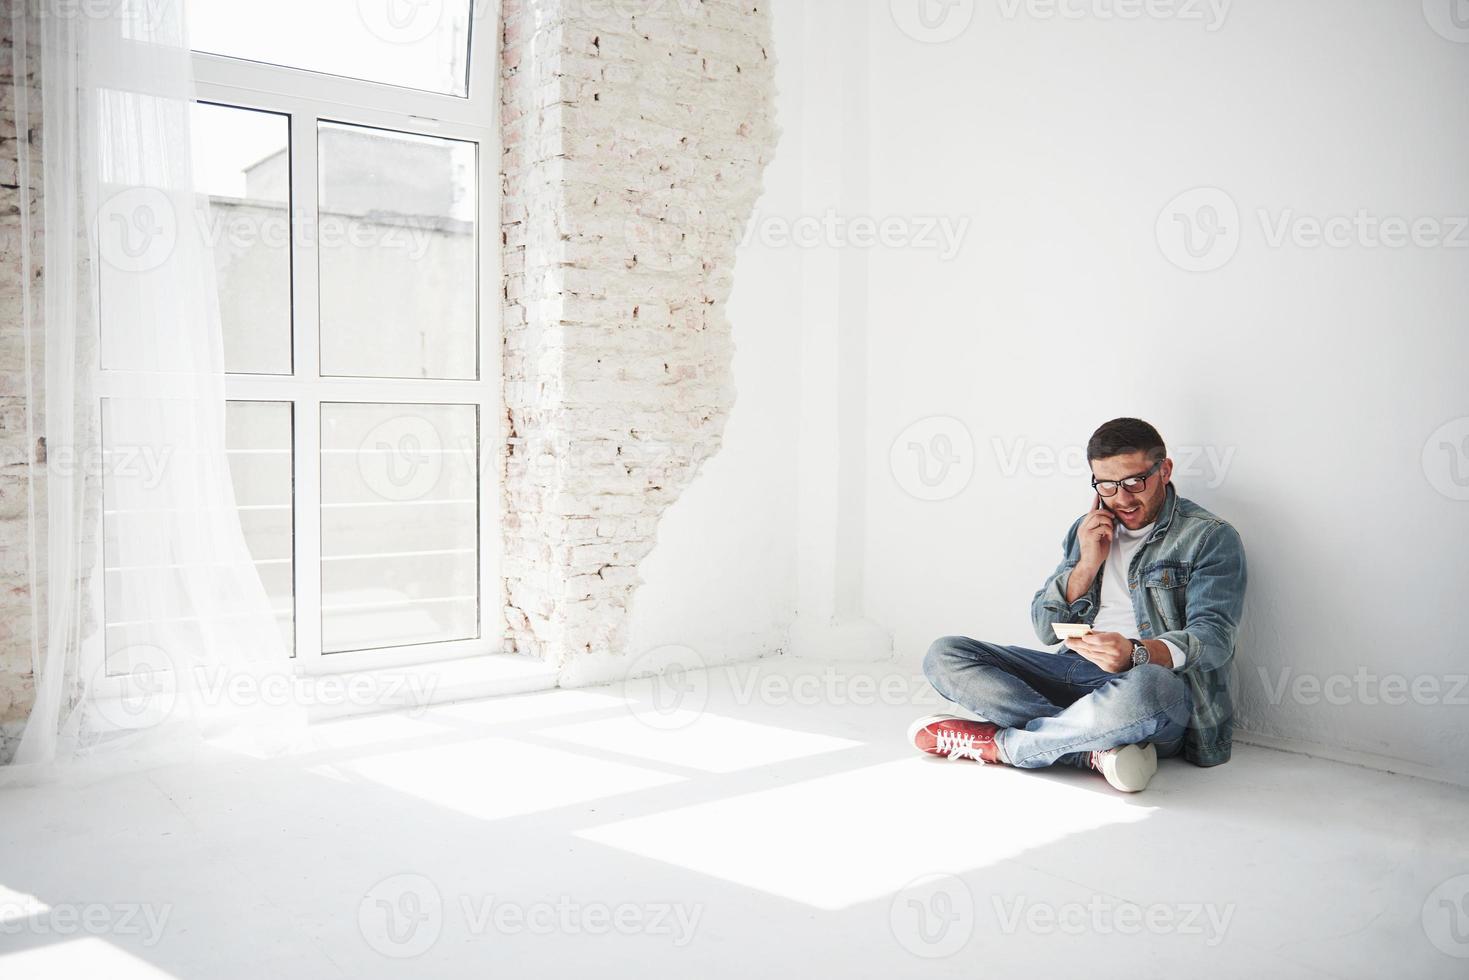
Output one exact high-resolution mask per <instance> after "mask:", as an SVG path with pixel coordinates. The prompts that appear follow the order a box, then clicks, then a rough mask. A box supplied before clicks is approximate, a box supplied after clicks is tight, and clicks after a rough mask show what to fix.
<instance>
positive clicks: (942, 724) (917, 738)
mask: <svg viewBox="0 0 1469 980" xmlns="http://www.w3.org/2000/svg"><path fill="white" fill-rule="evenodd" d="M999 730H1000V726H999V725H992V724H990V723H989V722H987V721H970V720H969V719H968V718H960V717H958V716H956V715H929V716H928V717H926V718H919V719H918V720H917V721H915V722H914V723H913V724H911V725H909V726H908V740H909V741H910V742H912V743H913V745H914V746H915V747H916V748H917V749H918V750H919V751H921V752H927V753H928V754H929V755H946V756H948V757H949V758H950V759H973V760H974V761H975V762H988V761H990V760H992V759H994V758H995V733H996V732H998V731H999ZM986 754H988V755H989V757H990V758H989V759H986V758H985V755H986Z"/></svg>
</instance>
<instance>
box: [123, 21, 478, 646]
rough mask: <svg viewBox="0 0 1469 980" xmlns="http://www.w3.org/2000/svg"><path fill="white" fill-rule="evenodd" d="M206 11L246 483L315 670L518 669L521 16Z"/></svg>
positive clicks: (203, 149)
mask: <svg viewBox="0 0 1469 980" xmlns="http://www.w3.org/2000/svg"><path fill="white" fill-rule="evenodd" d="M486 6H487V4H486V3H484V2H481V3H477V4H475V5H474V7H480V8H484V7H486ZM188 7H189V17H190V26H191V37H192V39H193V44H194V47H195V49H196V54H195V65H196V74H197V77H198V80H199V85H198V93H199V99H200V101H199V103H198V104H197V105H196V106H195V108H194V116H193V134H194V141H195V153H194V157H195V160H194V164H195V176H196V182H197V183H198V184H199V185H201V189H202V190H203V191H204V192H205V193H206V194H207V195H208V197H209V200H210V219H209V221H208V222H201V233H204V234H207V235H208V236H209V237H210V240H211V243H212V245H213V247H214V256H215V267H216V271H217V274H218V281H219V299H220V315H221V318H222V320H223V324H224V357H225V367H226V371H227V373H228V377H227V392H228V397H229V406H228V415H227V437H228V448H229V456H230V471H231V476H232V478H233V481H234V484H235V490H236V496H237V499H238V503H239V506H240V512H241V521H242V524H243V526H244V529H245V535H246V538H247V541H248V544H249V547H250V550H251V556H252V558H253V560H254V561H255V563H256V566H257V567H258V568H259V570H260V573H261V578H262V581H263V582H264V584H265V588H266V591H267V592H268V594H269V595H270V598H271V601H272V603H273V605H274V607H275V609H276V613H277V618H278V620H279V622H280V625H281V629H282V632H283V634H284V636H285V637H286V639H287V641H288V643H289V645H290V647H291V649H292V651H293V654H294V655H295V656H296V658H297V659H298V661H299V662H300V663H301V665H302V667H303V668H304V669H307V670H312V669H318V670H321V669H353V668H357V667H362V666H376V665H387V664H398V663H405V662H412V661H415V660H428V659H438V658H444V657H455V656H464V655H469V654H473V653H480V652H485V651H488V650H491V649H494V648H496V647H497V646H498V638H499V635H500V632H501V631H500V629H499V618H500V610H501V607H502V603H501V602H500V600H499V588H500V587H499V554H498V541H499V534H498V521H497V503H498V497H499V494H498V487H497V486H495V485H493V484H494V480H495V472H494V467H493V466H492V465H488V464H491V463H493V461H494V456H495V454H494V452H493V450H492V449H491V450H489V451H487V450H486V448H485V447H486V446H493V445H495V444H496V443H498V441H499V435H500V433H499V428H498V426H499V420H500V418H501V416H502V412H501V411H500V407H499V399H500V391H499V389H500V386H499V383H498V377H499V372H500V365H499V359H498V351H499V342H498V319H497V312H498V306H499V304H498V303H497V302H496V289H495V288H494V285H493V284H494V283H495V282H497V281H498V250H497V249H496V248H495V244H496V241H497V235H496V233H495V231H494V229H495V227H496V225H497V217H496V216H497V213H498V200H497V199H496V194H497V192H498V186H497V181H496V180H495V178H494V174H495V172H496V166H497V163H498V157H499V151H498V146H497V143H496V141H497V138H498V130H497V125H496V113H495V108H494V107H495V104H496V101H497V95H496V93H495V91H494V85H495V81H496V77H495V76H496V72H495V70H494V66H495V52H494V49H493V46H492V43H493V35H494V31H493V29H492V28H493V25H494V17H495V11H494V10H491V9H474V8H473V7H472V6H471V2H470V0H443V2H436V3H432V4H414V3H402V2H400V0H315V2H312V3H307V4H301V3H296V2H286V0H262V2H259V3H252V4H241V3H238V2H237V0H189V4H188ZM104 356H105V314H104Z"/></svg>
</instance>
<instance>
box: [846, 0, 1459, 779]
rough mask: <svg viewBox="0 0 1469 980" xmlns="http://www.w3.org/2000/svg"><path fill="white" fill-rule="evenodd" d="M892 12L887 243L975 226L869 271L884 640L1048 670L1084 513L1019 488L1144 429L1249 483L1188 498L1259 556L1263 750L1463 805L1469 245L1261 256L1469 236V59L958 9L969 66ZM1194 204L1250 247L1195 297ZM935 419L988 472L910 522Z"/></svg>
mask: <svg viewBox="0 0 1469 980" xmlns="http://www.w3.org/2000/svg"><path fill="white" fill-rule="evenodd" d="M917 2H919V0H914V3H915V4H916V3H917ZM1449 3H1450V0H1445V2H1444V5H1443V6H1444V10H1445V14H1444V16H1445V18H1446V16H1447V14H1446V11H1447V9H1448V5H1449ZM889 6H890V5H889V4H888V3H887V2H886V0H882V2H877V0H874V2H872V3H871V4H869V15H870V19H869V27H870V29H871V32H872V33H871V56H870V65H871V68H870V72H871V79H872V85H871V111H872V120H871V136H872V140H871V159H870V180H871V187H870V200H871V209H872V212H873V213H874V214H875V215H878V216H891V215H896V216H904V217H912V216H918V215H944V216H951V217H953V218H954V219H965V218H967V219H971V220H972V222H973V225H972V228H971V229H970V231H969V234H968V237H967V239H966V240H965V241H964V246H963V249H962V251H961V252H960V253H959V254H958V255H957V256H956V257H955V258H953V259H952V261H948V262H945V261H942V260H941V259H940V258H939V257H937V256H936V255H935V254H934V253H933V252H930V251H924V250H921V249H914V248H907V249H904V248H896V249H893V248H889V249H884V248H878V249H876V250H874V251H872V252H871V254H870V255H869V256H868V257H867V260H868V263H869V268H870V273H871V275H870V294H869V295H870V306H869V309H868V318H869V321H870V324H871V326H870V337H871V345H870V356H869V359H868V363H869V365H870V371H869V374H868V377H867V386H866V390H867V404H868V414H867V422H868V436H869V439H868V445H867V456H868V460H869V466H868V467H867V481H868V482H867V485H866V487H865V492H866V494H867V498H868V510H867V549H866V563H865V598H866V613H867V615H868V616H870V617H872V618H874V619H876V620H878V621H880V622H882V623H884V624H887V625H889V626H891V627H892V628H893V629H894V631H895V634H896V645H897V650H898V655H899V656H900V657H901V658H904V659H906V660H909V661H913V662H916V661H917V659H918V658H920V657H921V656H922V654H923V651H924V649H925V648H926V646H927V644H928V643H929V641H930V640H932V639H933V638H934V637H936V636H938V635H941V634H945V633H953V632H960V633H967V634H971V635H974V636H978V637H982V638H986V639H991V640H997V641H1005V642H1022V643H1028V644H1032V645H1033V644H1034V643H1035V637H1034V635H1033V633H1032V631H1031V629H1030V626H1029V617H1028V608H1029V603H1030V598H1031V595H1032V593H1033V592H1034V590H1035V589H1036V588H1037V586H1038V585H1039V584H1040V582H1041V580H1042V578H1043V577H1044V576H1045V575H1046V573H1047V572H1049V571H1050V569H1051V568H1052V567H1053V565H1054V563H1055V561H1056V560H1057V558H1058V556H1059V553H1060V541H1061V538H1062V536H1063V534H1064V532H1065V530H1066V528H1067V526H1068V524H1069V523H1070V521H1071V520H1072V519H1073V518H1074V517H1076V516H1077V515H1078V514H1080V513H1081V511H1082V509H1083V508H1084V507H1085V506H1086V505H1087V504H1088V502H1089V499H1090V498H1089V491H1088V487H1087V485H1086V477H1085V476H1084V475H1081V474H1080V473H1077V474H1072V475H1067V474H1063V473H1053V472H1051V471H1049V470H1048V469H1047V467H1046V465H1045V463H1046V457H1045V456H1044V455H1041V456H1039V457H1034V458H1033V462H1034V464H1035V465H1031V466H1028V467H1027V466H1026V465H1025V464H1024V463H1023V462H1022V464H1021V465H1020V467H1019V468H1018V469H1014V468H1012V467H1011V466H1009V465H1008V463H1007V459H1008V458H1009V455H1010V453H1012V452H1013V450H1014V449H1015V448H1016V447H1017V446H1019V447H1021V448H1025V449H1030V450H1036V451H1039V452H1041V453H1042V454H1044V452H1045V451H1047V450H1052V451H1057V452H1059V451H1063V450H1066V449H1068V448H1070V449H1072V451H1073V454H1078V453H1079V452H1080V447H1082V446H1084V444H1085V441H1086V438H1087V436H1088V435H1089V434H1090V432H1091V430H1092V429H1093V428H1094V427H1095V426H1096V425H1097V424H1098V423H1100V422H1102V421H1105V420H1106V419H1108V418H1111V417H1114V416H1117V415H1122V414H1135V415H1140V416H1142V417H1145V418H1148V419H1150V420H1151V421H1153V422H1154V423H1155V424H1156V425H1157V426H1158V427H1159V428H1160V429H1161V431H1162V433H1163V434H1164V436H1165V438H1167V439H1168V440H1169V441H1170V443H1171V444H1174V445H1178V446H1182V445H1189V446H1195V447H1205V448H1209V449H1212V450H1213V451H1214V452H1215V453H1216V454H1231V455H1230V457H1229V458H1230V463H1229V465H1228V466H1227V467H1220V466H1218V465H1215V466H1208V465H1205V464H1204V463H1203V462H1199V463H1196V464H1195V465H1194V467H1193V468H1192V469H1193V473H1192V474H1185V475H1183V476H1182V477H1181V478H1180V479H1179V480H1178V481H1177V482H1178V485H1179V487H1180V489H1181V491H1182V492H1183V493H1184V494H1185V495H1186V496H1189V497H1191V498H1193V499H1195V500H1197V501H1198V502H1200V503H1201V504H1203V505H1205V506H1207V507H1209V508H1211V509H1213V510H1215V511H1216V512H1217V513H1219V514H1220V515H1222V516H1224V517H1226V518H1228V519H1229V520H1231V521H1232V522H1234V524H1235V525H1236V527H1237V528H1238V529H1239V531H1240V533H1241V534H1242V535H1243V538H1244V541H1245V544H1246V548H1247V553H1248V558H1249V563H1250V572H1251V585H1250V593H1249V602H1248V611H1247V623H1246V629H1245V632H1244V636H1243V642H1242V646H1241V650H1240V663H1241V678H1240V679H1241V684H1240V691H1241V698H1240V701H1241V704H1240V716H1241V719H1242V721H1243V723H1244V724H1245V725H1246V726H1247V727H1248V728H1249V729H1251V730H1253V731H1256V732H1262V733H1267V734H1271V735H1276V736H1282V737H1285V738H1289V739H1297V740H1306V741H1308V742H1311V743H1319V745H1320V746H1325V747H1326V748H1325V749H1323V750H1324V751H1331V750H1342V749H1344V750H1349V751H1353V752H1361V753H1370V754H1374V755H1377V756H1380V757H1385V758H1386V759H1387V760H1393V761H1394V763H1405V764H1406V765H1407V767H1408V768H1411V767H1412V766H1415V765H1416V766H1422V767H1427V768H1429V769H1431V770H1435V771H1437V772H1439V773H1443V774H1448V775H1451V776H1455V777H1457V778H1461V779H1462V778H1465V776H1466V775H1469V721H1466V719H1469V689H1462V688H1459V687H1458V685H1459V683H1460V682H1459V681H1456V680H1454V679H1453V678H1455V677H1459V678H1462V677H1463V675H1464V674H1466V673H1469V657H1466V653H1469V641H1466V640H1465V638H1464V636H1465V634H1464V633H1463V631H1462V630H1460V629H1458V627H1457V625H1456V624H1457V620H1458V618H1459V615H1458V614H1459V611H1460V609H1461V608H1462V606H1463V605H1464V596H1465V595H1466V593H1469V560H1466V554H1465V545H1466V541H1469V501H1466V500H1462V499H1451V498H1450V496H1447V495H1446V494H1445V493H1444V492H1440V491H1439V490H1438V489H1436V488H1435V481H1437V483H1438V485H1439V486H1442V487H1444V488H1445V489H1446V490H1447V491H1449V492H1458V493H1459V495H1460V496H1465V497H1469V485H1466V484H1469V443H1460V440H1463V439H1464V437H1465V436H1466V435H1469V421H1464V420H1465V417H1466V416H1469V385H1466V384H1465V381H1464V367H1465V364H1466V363H1469V331H1466V329H1465V327H1466V316H1469V312H1466V311H1469V247H1464V246H1469V232H1465V231H1464V230H1463V229H1457V233H1458V234H1459V236H1460V237H1459V239H1458V243H1459V245H1460V246H1461V247H1458V248H1442V247H1440V248H1422V247H1402V248H1385V247H1377V248H1368V247H1361V246H1357V245H1352V246H1350V247H1347V248H1326V247H1314V248H1309V247H1298V246H1295V245H1290V244H1287V245H1285V246H1284V247H1270V246H1269V245H1267V240H1266V234H1265V231H1264V230H1263V229H1262V227H1261V223H1260V220H1259V218H1258V217H1257V213H1256V212H1257V210H1258V209H1265V210H1266V211H1268V212H1269V214H1270V216H1271V221H1272V222H1275V221H1278V220H1279V216H1280V214H1281V213H1282V212H1285V211H1287V210H1293V212H1294V213H1295V214H1296V215H1301V216H1316V217H1319V218H1327V217H1330V216H1334V215H1353V214H1355V213H1356V212H1357V211H1358V210H1359V209H1366V210H1367V211H1368V212H1370V213H1371V214H1373V215H1375V216H1378V217H1386V216H1401V217H1405V218H1409V219H1415V218H1430V219H1432V218H1438V219H1443V218H1446V217H1451V216H1464V215H1469V180H1466V175H1469V107H1466V103H1465V102H1464V100H1463V99H1462V97H1461V96H1462V94H1463V93H1464V92H1465V91H1466V90H1469V43H1456V42H1454V41H1451V40H1449V39H1447V38H1446V37H1444V36H1441V35H1440V34H1439V33H1436V32H1435V31H1434V30H1433V29H1431V28H1430V26H1429V23H1428V21H1427V19H1426V18H1425V15H1424V10H1423V8H1422V5H1421V4H1420V3H1418V2H1417V0H1398V2H1390V3H1384V2H1380V0H1291V2H1277V3H1251V4H1243V3H1240V4H1236V5H1234V6H1233V7H1232V8H1229V9H1228V10H1227V14H1226V19H1225V21H1224V23H1223V25H1222V27H1220V28H1219V29H1218V30H1214V31H1209V30H1206V26H1205V24H1203V23H1201V22H1189V21H1183V20H1177V19H1174V20H1157V19H1154V20H1146V19H1145V20H1138V21H1120V20H1103V19H1099V18H1098V17H1096V16H1093V15H1091V14H1087V15H1086V16H1084V17H1082V18H1080V19H1062V18H1060V17H1057V18H1055V19H1045V18H1044V17H1043V16H1039V14H1040V13H1042V12H1043V11H1045V10H1046V9H1050V8H1048V7H1046V6H1044V5H1039V4H1037V5H1034V6H1030V7H1028V6H1027V5H1026V4H1024V3H1021V4H1019V5H1018V6H1017V4H1016V3H1015V2H1013V0H1003V2H999V3H979V4H973V5H967V4H963V3H961V4H957V5H953V6H952V11H953V12H954V14H955V15H956V16H961V17H962V16H963V15H964V12H965V10H966V8H969V9H972V11H973V22H972V23H970V24H969V26H968V28H967V29H966V30H964V31H963V33H962V34H961V35H960V36H959V37H958V38H957V39H955V40H952V41H950V42H948V43H946V44H928V43H920V42H918V41H916V40H914V39H912V38H910V37H908V36H906V35H905V34H904V33H903V32H902V31H901V30H900V29H899V28H898V27H897V26H896V25H895V21H894V19H893V17H892V16H891V13H890V10H889ZM904 6H905V5H904V4H903V3H902V2H899V3H897V4H895V5H894V7H895V8H903V7H904ZM1429 6H1430V7H1432V4H1431V3H1430V5H1429ZM1115 7H1116V5H1115V4H1111V3H1105V4H1094V3H1089V2H1080V0H1078V2H1076V3H1073V4H1071V5H1069V8H1067V9H1070V10H1073V11H1075V10H1081V11H1094V10H1098V9H1103V10H1105V9H1115ZM933 9H935V10H941V9H942V6H941V5H938V4H934V5H933ZM1202 9H1205V10H1207V9H1208V8H1202ZM1007 10H1015V11H1016V13H1015V16H1014V17H1006V16H1005V15H1004V11H1007ZM1441 23H1442V24H1449V23H1450V22H1449V21H1448V20H1447V19H1444V20H1443V21H1441ZM1462 40H1466V41H1469V31H1465V32H1464V37H1463V38H1462ZM1198 186H1214V187H1217V188H1221V189H1223V190H1224V191H1226V192H1227V193H1228V194H1229V195H1230V196H1231V197H1232V198H1233V200H1234V201H1235V202H1236V203H1237V205H1238V207H1239V209H1240V212H1241V214H1242V222H1241V223H1240V225H1239V227H1240V229H1241V231H1242V235H1241V240H1240V243H1239V247H1238V252H1237V254H1236V255H1235V256H1234V258H1233V259H1232V261H1230V262H1229V263H1228V264H1227V265H1224V266H1223V267H1222V268H1220V269H1218V270H1217V271H1212V272H1192V273H1191V272H1185V271H1182V270H1181V269H1179V268H1177V267H1175V266H1174V265H1173V264H1170V262H1169V261H1168V260H1167V259H1166V258H1165V256H1164V254H1163V253H1162V251H1161V250H1160V246H1159V242H1158V240H1157V238H1156V236H1155V221H1156V219H1157V218H1158V216H1159V214H1160V212H1161V211H1162V209H1163V208H1164V206H1165V205H1167V204H1168V203H1169V201H1170V199H1172V198H1173V197H1174V196H1175V195H1176V194H1178V193H1180V192H1182V191H1185V190H1188V189H1190V188H1194V187H1198ZM1169 227H1172V226H1171V225H1170V226H1169ZM1446 227H1447V226H1446ZM1221 254H1222V253H1221ZM929 416H952V417H954V418H956V419H958V420H960V421H961V422H962V425H963V429H964V430H967V433H968V435H969V436H971V437H972V440H973V449H972V451H970V450H962V452H963V453H964V454H965V459H964V460H963V461H962V462H967V463H971V464H972V465H973V479H972V481H971V482H969V484H968V485H967V487H965V488H964V489H963V491H962V492H959V493H957V494H956V495H954V496H952V497H951V498H950V499H946V500H942V501H939V502H925V501H921V500H918V499H915V498H914V497H913V496H911V495H909V494H908V493H907V492H905V490H904V488H903V484H904V483H905V482H907V483H909V484H910V485H911V481H912V480H913V479H914V477H915V472H914V471H912V470H911V469H910V468H909V466H910V465H911V457H909V460H910V462H907V463H905V465H904V466H902V467H899V468H898V469H897V470H896V471H895V470H894V469H893V468H892V467H890V465H889V449H890V447H891V446H892V444H893V442H894V440H895V438H896V437H898V435H899V434H900V433H901V432H903V431H904V430H905V429H906V428H907V427H908V426H910V425H911V424H912V423H914V422H915V421H918V420H921V419H924V418H926V417H929ZM1456 419H1457V420H1461V421H1460V424H1459V427H1458V428H1455V429H1453V430H1451V431H1450V432H1449V433H1447V435H1449V436H1452V440H1453V442H1454V443H1455V444H1456V446H1457V449H1456V450H1455V452H1456V453H1457V454H1458V456H1457V460H1456V462H1457V465H1459V466H1460V467H1461V468H1462V469H1461V470H1459V471H1453V470H1451V469H1450V465H1451V462H1455V460H1453V459H1451V456H1450V453H1449V451H1448V450H1444V449H1440V448H1439V445H1438V443H1439V442H1440V441H1442V440H1441V439H1439V438H1435V439H1434V441H1433V443H1432V445H1429V446H1428V454H1427V457H1426V459H1425V455H1424V450H1425V445H1426V444H1427V443H1428V442H1429V440H1430V435H1431V434H1432V433H1434V432H1435V430H1436V429H1438V427H1439V426H1441V425H1443V424H1444V423H1445V422H1449V421H1451V420H1456ZM933 431H934V430H932V428H931V427H930V428H929V429H920V430H919V435H920V436H921V437H923V438H926V437H928V436H931V435H932V434H933ZM906 441H908V440H905V442H906ZM920 441H923V440H922V439H920ZM1001 447H1003V451H1001ZM937 472H938V471H937V470H933V471H931V474H937ZM954 472H961V471H959V470H955V471H954ZM1455 472H1457V473H1458V474H1459V477H1460V479H1462V480H1464V481H1465V484H1457V485H1456V484H1455V483H1454V482H1453V476H1454V474H1455ZM1221 476H1222V479H1221ZM1286 670H1289V671H1291V674H1289V675H1283V674H1282V672H1283V671H1286ZM1359 671H1362V672H1365V675H1366V677H1367V681H1366V683H1365V685H1363V684H1360V683H1359V680H1358V677H1357V675H1358V672H1359ZM1262 672H1263V676H1262ZM1301 675H1308V676H1312V677H1315V678H1319V679H1320V680H1321V681H1322V682H1326V683H1334V684H1335V685H1336V687H1334V688H1331V689H1330V690H1329V691H1328V693H1329V694H1330V695H1332V696H1331V698H1330V699H1328V696H1327V694H1323V693H1320V692H1316V693H1315V694H1314V695H1313V692H1312V690H1311V689H1310V688H1309V687H1307V688H1305V689H1297V688H1296V687H1295V684H1296V683H1297V681H1296V678H1298V677H1300V676H1301ZM1388 675H1403V676H1404V677H1406V678H1408V679H1410V680H1411V679H1415V678H1423V680H1420V681H1419V683H1420V684H1422V685H1425V686H1424V687H1422V688H1420V694H1421V693H1424V692H1426V691H1427V690H1428V687H1427V686H1428V685H1433V684H1437V685H1439V693H1438V694H1437V695H1434V696H1427V697H1423V698H1421V699H1422V700H1424V701H1436V702H1438V703H1425V704H1418V703H1414V699H1413V696H1412V693H1411V691H1409V692H1408V694H1407V703H1404V704H1396V705H1394V704H1390V703H1382V702H1383V700H1385V699H1393V698H1395V697H1397V696H1398V694H1399V693H1400V692H1398V691H1397V690H1396V689H1395V688H1393V687H1392V686H1391V685H1392V683H1394V682H1388V687H1387V688H1386V689H1384V688H1383V687H1382V686H1381V685H1380V684H1377V683H1374V682H1373V681H1372V680H1371V678H1372V677H1374V676H1375V677H1377V678H1385V677H1387V676H1388ZM1282 676H1285V678H1286V689H1285V692H1284V697H1283V698H1281V699H1280V703H1272V699H1271V697H1270V696H1269V695H1267V690H1268V689H1269V686H1274V685H1279V684H1280V683H1281V680H1282ZM1338 676H1339V677H1341V678H1342V679H1340V680H1337V681H1335V682H1330V681H1328V679H1329V678H1332V677H1338ZM1267 680H1268V682H1269V683H1268V685H1267V683H1266V681H1267ZM1307 683H1309V682H1307ZM1296 693H1300V694H1302V695H1304V696H1303V697H1299V698H1297V697H1296V696H1295V694H1296ZM1450 693H1454V694H1456V695H1457V698H1458V703H1457V704H1446V703H1443V702H1444V701H1446V700H1449V699H1448V697H1447V696H1448V695H1449V694H1450ZM1342 695H1344V697H1342ZM1330 700H1335V701H1341V702H1343V703H1330ZM1374 700H1375V701H1377V702H1378V703H1370V702H1373V701H1374ZM1312 701H1315V702H1316V703H1310V702H1312Z"/></svg>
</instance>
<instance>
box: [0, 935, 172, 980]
mask: <svg viewBox="0 0 1469 980" xmlns="http://www.w3.org/2000/svg"><path fill="white" fill-rule="evenodd" d="M0 977H14V978H15V980H22V978H24V980H77V978H78V977H105V978H106V980H175V978H174V975H173V974H172V973H166V972H164V971H163V970H160V969H159V968H158V967H156V966H153V965H152V964H151V963H147V962H144V961H143V960H140V959H138V958H137V957H135V956H133V955H132V954H130V953H126V952H124V951H123V950H120V949H118V948H117V947H116V946H113V945H112V944H111V943H108V942H106V941H104V940H102V939H98V938H97V937H96V936H88V937H86V938H84V939H72V940H68V941H66V942H60V943H51V944H49V945H45V946H37V947H34V948H32V949H23V950H20V951H19V952H16V953H0Z"/></svg>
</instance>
